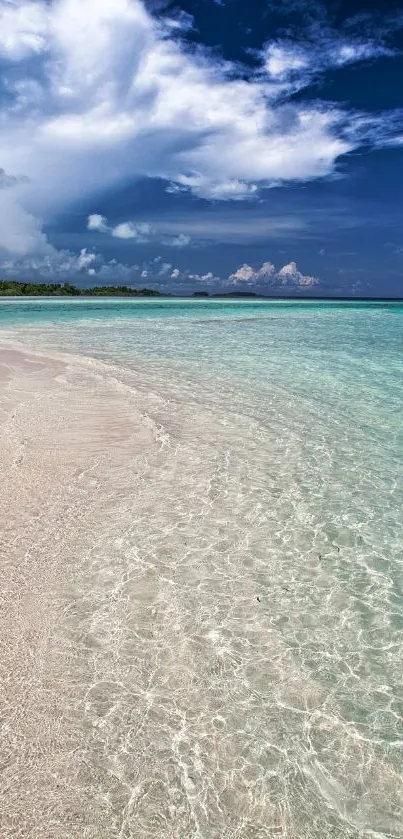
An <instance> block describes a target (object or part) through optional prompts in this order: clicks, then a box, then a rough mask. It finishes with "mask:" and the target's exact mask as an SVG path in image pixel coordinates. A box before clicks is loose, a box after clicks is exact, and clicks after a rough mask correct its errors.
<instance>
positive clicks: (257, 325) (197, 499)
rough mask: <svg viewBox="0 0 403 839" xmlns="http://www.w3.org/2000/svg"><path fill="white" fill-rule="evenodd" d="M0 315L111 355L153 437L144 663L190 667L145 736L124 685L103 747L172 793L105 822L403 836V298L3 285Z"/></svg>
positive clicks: (149, 831) (136, 643)
mask: <svg viewBox="0 0 403 839" xmlns="http://www.w3.org/2000/svg"><path fill="white" fill-rule="evenodd" d="M0 327H1V333H0V335H1V337H3V338H8V339H11V340H14V341H15V340H17V341H21V342H23V343H24V344H26V345H27V346H30V347H33V348H35V349H37V350H47V351H49V349H53V350H58V351H62V352H64V353H71V354H74V355H75V356H82V357H85V358H86V359H87V362H86V363H88V364H91V365H93V366H94V367H95V368H96V364H97V363H98V362H104V364H105V363H106V364H107V365H108V367H105V366H102V365H101V366H100V368H99V369H100V370H101V369H102V370H103V371H104V374H105V375H110V376H111V377H112V378H113V380H114V381H115V382H118V383H120V384H121V386H125V387H126V388H129V389H131V390H132V392H133V393H134V394H136V400H137V404H138V406H139V407H140V409H141V410H142V411H143V413H144V415H145V416H147V417H150V418H151V420H152V421H153V423H155V425H156V427H157V428H158V429H159V433H160V439H161V441H163V443H162V445H161V452H160V455H159V460H158V463H157V464H154V471H153V472H152V473H151V471H150V473H149V475H148V478H146V479H145V486H144V493H145V495H147V493H148V495H147V498H148V502H147V503H148V505H149V506H148V507H147V509H148V510H149V511H151V512H150V513H149V516H148V519H147V524H146V525H145V524H144V520H143V521H142V526H141V527H140V526H139V527H138V528H136V527H134V529H133V531H132V532H131V536H130V539H128V543H127V546H126V554H125V561H126V562H127V563H129V564H130V563H133V562H134V561H135V560H134V559H133V555H134V554H133V551H134V548H135V552H136V556H137V557H139V556H140V557H141V558H142V561H144V562H146V565H147V574H148V575H151V578H150V579H151V581H150V591H152V592H153V595H152V597H153V598H154V597H155V604H154V607H153V608H154V609H156V610H157V611H156V612H155V611H154V612H153V615H154V617H153V626H154V632H155V644H156V647H155V655H154V653H153V652H152V650H151V651H150V646H149V644H148V643H146V640H147V638H148V635H147V633H148V631H149V625H148V624H147V619H145V623H144V625H142V628H140V629H139V630H138V634H137V636H136V639H133V640H132V646H131V649H130V655H134V656H136V657H137V658H138V660H139V661H141V668H142V673H143V675H144V678H145V679H147V678H149V677H150V674H154V676H155V674H156V673H158V672H159V671H158V667H161V666H162V665H161V659H160V655H161V650H165V652H166V655H167V656H168V657H169V651H170V650H172V646H173V647H174V648H175V650H177V655H178V659H180V664H178V673H179V672H180V673H182V675H181V676H179V675H178V674H174V673H172V674H171V677H172V680H173V683H174V684H175V689H172V697H173V698H172V704H170V700H169V698H168V697H167V696H164V695H163V691H162V693H161V692H160V694H159V701H158V702H157V700H155V702H156V704H155V708H154V711H155V712H154V714H153V715H152V719H151V717H150V720H149V723H147V724H145V726H144V729H143V728H142V733H141V734H140V735H137V739H136V741H135V742H132V740H131V739H130V738H131V736H132V735H131V733H130V731H132V727H130V726H129V723H128V722H127V721H126V720H125V715H124V713H123V710H122V708H123V705H124V703H127V702H128V701H129V700H128V699H127V696H126V698H125V699H124V698H123V696H122V699H121V704H120V705H119V702H118V703H117V705H116V709H115V712H114V713H113V714H111V716H110V717H109V722H108V725H109V727H110V728H109V729H108V731H109V734H108V738H107V740H106V741H105V742H106V743H107V748H106V747H105V743H103V746H102V748H103V754H105V750H106V751H108V749H109V750H110V754H109V757H108V760H112V759H113V761H114V763H115V764H116V762H118V764H119V766H120V765H121V766H122V767H123V766H124V770H123V769H122V772H124V773H126V774H125V783H126V784H127V785H129V786H130V784H131V785H132V786H133V784H134V780H133V778H134V774H135V773H134V770H133V768H132V769H131V768H130V766H128V765H127V761H126V762H125V761H124V760H123V757H122V754H123V752H124V754H125V755H127V751H128V750H129V751H130V749H132V750H133V755H134V754H135V753H136V750H138V751H139V753H141V754H142V766H144V770H138V767H137V769H136V772H137V774H138V771H140V774H141V771H144V772H145V774H146V775H147V777H152V778H153V779H154V780H155V781H156V783H157V781H158V784H159V785H160V786H159V787H158V792H157V793H156V794H155V797H154V798H153V797H152V796H151V798H150V801H149V804H148V805H145V804H142V805H141V806H142V807H143V809H144V812H142V811H141V813H140V815H139V811H138V810H136V814H135V815H134V814H133V816H132V821H130V818H128V817H127V818H126V822H125V823H124V827H122V826H120V827H119V829H118V827H117V826H116V825H117V824H118V822H119V815H118V808H117V806H115V805H114V804H113V803H112V804H111V822H110V825H109V826H108V828H106V827H105V833H102V831H101V832H100V833H99V834H96V835H97V836H98V835H99V836H102V837H104V836H105V839H106V838H107V837H108V839H110V837H114V836H124V837H126V836H131V835H136V836H167V837H168V836H170V837H171V836H172V837H173V836H178V837H184V836H186V837H188V836H189V837H203V839H207V837H208V839H210V837H212V838H213V837H214V839H215V837H219V836H220V837H221V836H227V837H240V839H257V837H266V836H270V837H271V836H273V837H274V836H277V837H288V839H291V837H292V838H293V839H294V837H295V839H302V837H306V839H308V837H309V839H311V837H314V839H316V838H317V839H327V837H332V839H335V837H337V839H339V837H340V839H342V837H343V839H347V838H348V839H353V837H354V839H355V837H358V836H362V837H366V836H376V837H401V836H402V835H403V774H402V773H403V753H402V748H403V679H402V673H403V530H402V509H403V481H402V474H403V468H402V467H403V462H402V461H403V436H402V426H403V422H402V417H403V411H402V407H403V376H402V367H403V305H402V304H401V303H337V302H333V301H332V302H302V301H298V302H297V301H267V302H266V301H247V302H246V301H245V302H244V301H242V302H239V301H181V300H169V301H168V300H167V301H155V300H153V301H149V300H142V301H126V300H119V301H118V300H110V301H108V300H100V301H94V300H88V301H87V300H79V301H76V300H72V301H57V300H50V301H46V300H40V301H38V300H35V301H26V300H18V301H11V300H7V301H4V302H2V301H0ZM90 359H92V361H91V360H90ZM94 360H95V361H94ZM108 371H109V372H108ZM147 480H148V484H147ZM129 485H130V484H129ZM144 497H145V496H144ZM120 503H121V507H122V516H123V515H124V509H125V504H126V503H128V502H127V500H126V499H125V498H123V497H122V498H121V502H120ZM151 544H152V549H151V547H150V545H151ZM108 556H109V555H108ZM102 561H103V560H102V557H101V558H100V559H99V562H100V563H102ZM104 561H105V562H106V561H108V562H110V561H111V560H110V558H109V559H108V560H106V559H105V560H104ZM119 561H120V560H119ZM111 567H112V568H113V565H112V566H111ZM119 567H120V566H119ZM147 579H148V577H147ZM133 596H134V595H133ZM150 596H151V595H150ZM257 598H259V599H257ZM111 620H112V618H111ZM150 620H151V619H150ZM175 627H176V629H175ZM185 649H186V654H185V652H183V657H181V656H182V652H181V651H182V650H185ZM157 653H158V654H157ZM121 655H122V656H123V653H121ZM119 660H120V659H119ZM119 666H121V664H119ZM184 673H185V676H184V675H183V674H184ZM147 674H148V675H147ZM181 679H182V681H181ZM176 680H177V681H176ZM122 681H124V679H123V676H122V674H121V675H120V682H122ZM169 684H170V686H171V681H169ZM170 690H171V687H170ZM157 693H158V691H157ZM131 701H132V703H133V702H135V700H134V699H132V700H131ZM114 707H115V706H114ZM147 707H148V706H147ZM125 708H126V710H127V706H125ZM132 710H133V709H132ZM143 712H144V708H143V709H142V711H141V713H143ZM89 713H91V710H90V711H89ZM133 713H134V710H133ZM139 713H140V711H139ZM147 726H148V727H147ZM129 729H130V730H129ZM116 732H119V737H118V736H115V735H116ZM105 736H106V735H105ZM122 741H124V748H123V752H122V745H121V743H122ZM161 743H162V745H161ZM147 750H148V751H147ZM159 750H160V751H159ZM157 753H158V755H159V757H158V759H157ZM105 759H106V758H105ZM119 761H120V763H119ZM133 761H134V762H135V757H133ZM133 773H134V774H133ZM132 775H133V777H132ZM105 777H107V773H106V776H105ZM136 777H137V775H136ZM105 785H106V786H107V780H105ZM172 789H173V790H174V791H176V792H175V795H176V793H177V795H176V797H175V795H174V796H173V799H172V794H171V793H172ZM105 794H107V790H106V791H105ZM139 807H140V805H139ZM140 810H141V807H140ZM160 812H163V813H164V818H163V822H161V823H159V827H158V828H157V827H156V826H155V824H156V823H155V824H154V822H152V813H154V815H155V813H160ZM140 823H141V825H142V827H141V829H140V828H139V824H140ZM153 825H154V826H153ZM119 830H121V832H120V833H119ZM125 831H126V832H125ZM130 831H132V832H130Z"/></svg>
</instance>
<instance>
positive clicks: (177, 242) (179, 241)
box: [164, 233, 190, 248]
mask: <svg viewBox="0 0 403 839" xmlns="http://www.w3.org/2000/svg"><path fill="white" fill-rule="evenodd" d="M189 243H190V236H185V234H184V233H179V236H174V237H173V238H172V239H167V240H166V241H165V243H164V244H166V245H170V246H171V247H173V248H185V247H186V246H187V245H188V244H189Z"/></svg>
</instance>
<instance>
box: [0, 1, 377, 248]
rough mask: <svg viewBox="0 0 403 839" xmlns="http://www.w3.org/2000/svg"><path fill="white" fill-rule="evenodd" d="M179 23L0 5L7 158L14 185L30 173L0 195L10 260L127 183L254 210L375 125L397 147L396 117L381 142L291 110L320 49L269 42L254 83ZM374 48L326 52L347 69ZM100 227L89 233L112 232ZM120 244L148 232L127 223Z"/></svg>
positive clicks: (135, 14) (124, 12)
mask: <svg viewBox="0 0 403 839" xmlns="http://www.w3.org/2000/svg"><path fill="white" fill-rule="evenodd" d="M177 21H178V25H177V26H176V29H175V31H172V26H170V27H168V28H167V26H165V27H162V26H161V24H160V23H158V21H157V20H156V19H155V18H154V17H152V16H151V15H150V14H149V12H148V11H147V9H146V7H145V5H144V3H143V2H141V0H51V1H50V0H7V2H6V0H3V2H2V4H1V8H0V55H1V57H2V80H3V84H4V87H5V89H6V92H7V97H6V98H5V99H4V100H3V102H2V120H1V128H0V160H1V164H2V166H4V167H5V169H6V171H7V173H8V174H9V176H10V177H16V176H17V175H20V174H21V173H22V174H24V175H25V176H26V177H27V180H26V182H25V183H19V184H18V186H15V188H13V189H12V190H10V192H12V193H13V198H12V199H7V198H5V193H6V190H1V191H0V193H1V194H0V204H1V207H0V216H1V218H4V219H5V225H4V229H3V231H2V233H1V243H0V246H1V244H2V245H3V248H4V249H5V250H6V251H7V252H10V253H11V252H14V253H17V254H20V255H21V254H24V253H25V254H30V253H31V252H33V250H35V242H36V246H37V248H38V253H41V252H43V249H44V248H45V249H46V247H48V243H47V242H46V237H44V234H43V232H42V227H41V221H40V219H44V220H45V221H49V220H50V219H52V218H53V217H54V215H55V214H57V213H58V212H60V211H63V212H64V213H65V212H67V211H68V209H69V208H70V207H71V206H72V205H73V204H74V202H76V201H82V200H83V199H86V200H88V199H89V198H90V197H91V196H95V195H97V194H99V193H100V192H101V191H102V190H105V191H106V190H110V189H113V188H114V187H117V186H120V185H121V184H122V183H125V182H127V181H128V180H131V181H133V180H134V179H136V178H140V177H153V178H155V177H157V178H163V179H165V180H166V181H167V182H169V183H170V184H172V185H173V186H172V187H171V188H172V189H175V190H177V189H179V190H180V189H186V190H190V191H191V192H192V193H194V194H195V195H197V196H200V197H204V198H208V199H212V200H217V201H219V200H220V201H222V200H249V199H251V198H253V197H256V196H257V194H258V190H259V188H260V187H261V186H262V185H263V186H271V185H273V184H281V183H284V182H287V181H290V180H291V181H292V180H298V181H306V180H309V179H313V178H320V177H322V176H325V175H328V174H329V173H331V172H332V171H333V170H334V167H335V164H336V161H337V159H338V157H339V156H340V155H341V154H343V153H345V152H347V151H349V150H352V149H353V148H355V147H356V146H357V145H359V144H360V143H361V142H362V140H363V136H365V132H366V130H367V128H368V131H369V130H370V136H371V138H374V141H376V143H378V144H384V143H385V142H391V137H390V132H389V135H388V124H389V123H388V119H389V118H388V116H386V117H385V115H380V116H379V117H376V118H375V122H376V125H377V126H380V125H382V129H381V130H380V131H378V133H377V132H376V130H375V128H376V126H374V119H372V122H371V126H369V123H367V124H365V120H364V121H362V120H361V122H360V130H359V131H356V132H355V131H354V130H353V129H354V125H355V124H356V120H357V115H356V114H350V115H349V114H348V113H347V112H346V111H343V110H340V109H337V108H335V107H334V106H333V105H331V104H327V105H326V104H325V103H322V104H316V103H314V102H312V101H309V102H305V103H303V102H295V101H293V100H291V99H289V101H287V97H290V95H291V94H292V93H293V92H294V90H295V87H296V86H297V87H298V86H301V85H302V84H304V83H305V80H306V77H305V74H306V72H308V70H309V72H311V70H312V72H316V70H317V68H316V69H315V61H316V58H317V56H318V53H317V52H315V51H314V50H313V51H312V52H311V47H309V49H305V50H304V49H302V48H301V47H299V46H298V48H294V51H293V50H292V49H291V47H290V46H289V45H287V44H271V45H270V44H269V45H268V46H267V50H266V54H265V56H263V57H262V72H261V73H260V74H259V73H254V74H253V75H251V76H250V78H246V77H242V74H238V75H237V68H236V67H233V68H231V67H230V65H228V63H227V64H224V63H223V62H222V61H221V60H220V59H219V58H217V57H213V56H212V55H207V54H206V53H203V50H202V49H199V50H195V51H192V50H191V49H190V48H189V46H188V45H187V44H185V43H182V41H181V38H180V33H181V29H183V28H186V26H188V25H189V24H190V21H189V19H188V18H186V19H185V18H184V17H183V16H182V18H181V17H180V16H179V17H178V19H177ZM332 49H333V57H332ZM376 49H378V53H377V54H379V50H381V47H376V46H374V45H373V44H365V43H361V42H358V41H355V42H354V43H353V42H351V43H350V42H347V41H345V42H341V43H339V44H338V45H336V46H334V45H333V47H332V45H331V44H330V42H329V45H328V48H326V56H327V57H326V61H327V62H328V63H329V62H330V61H332V62H333V64H335V65H336V66H339V65H340V64H342V63H347V62H351V61H358V60H362V59H363V58H367V57H369V56H370V55H375V53H376ZM334 50H335V52H334ZM26 59H30V60H32V61H34V62H35V73H34V74H33V73H32V67H30V68H29V72H28V69H27V66H28V65H27V63H26ZM307 61H308V63H309V67H308V68H307V67H306V62H307ZM264 62H266V69H267V72H266V73H264V72H263V64H264ZM324 66H325V62H324V60H323V61H322V63H320V62H319V64H318V67H319V69H323V67H324ZM326 66H328V64H327V65H326ZM287 68H288V69H287ZM290 70H292V73H291V76H292V78H290V73H289V71H290ZM299 73H300V74H301V75H300V79H299V80H298V74H299ZM295 79H297V80H295ZM279 86H280V88H281V94H282V100H281V102H279V101H278V93H279ZM348 127H350V130H346V128H348ZM7 192H9V190H7ZM9 212H10V222H9V221H8V220H7V215H8V213H9ZM96 215H97V214H93V216H96ZM11 219H12V221H11ZM89 223H90V222H89ZM96 223H97V222H95V224H96ZM92 224H94V222H92ZM98 224H99V225H100V226H98V227H94V226H92V227H90V230H93V231H94V230H98V232H105V231H104V229H103V227H102V222H101V221H98ZM105 224H106V221H105ZM112 234H113V235H114V236H115V237H117V238H121V237H123V238H127V239H129V238H130V239H133V241H139V240H140V238H141V237H143V238H145V237H146V236H148V235H149V234H147V233H146V232H145V230H143V231H141V230H140V229H139V227H138V226H137V225H135V224H134V223H131V222H122V223H121V224H119V225H117V226H116V227H115V228H113V231H112ZM186 235H187V234H186V233H185V232H183V233H182V237H181V233H179V234H178V236H177V242H176V245H177V246H179V247H183V246H185V241H184V237H186ZM171 244H175V243H174V242H171Z"/></svg>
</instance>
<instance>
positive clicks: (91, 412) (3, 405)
mask: <svg viewBox="0 0 403 839" xmlns="http://www.w3.org/2000/svg"><path fill="white" fill-rule="evenodd" d="M0 388H1V397H0V400H1V401H0V422H1V444H0V473H1V491H0V521H1V531H2V537H1V554H0V562H1V564H0V568H1V592H0V602H1V611H0V639H1V641H0V643H1V653H0V684H1V691H0V717H1V769H2V783H1V789H0V835H1V837H2V839H9V837H17V836H21V837H24V839H28V837H32V838H33V837H35V839H51V837H57V838H58V839H71V837H75V836H79V835H81V836H82V835H83V829H84V834H85V836H99V835H100V832H99V831H102V827H101V825H100V824H99V820H100V819H101V821H102V812H101V811H102V807H100V805H99V801H98V802H94V800H93V799H92V800H91V796H89V797H88V788H87V794H86V797H85V799H83V789H85V788H86V787H87V784H86V780H85V776H86V774H87V775H88V773H89V774H90V776H91V779H90V786H92V785H93V784H94V783H95V784H96V780H97V779H96V774H97V772H96V767H94V766H92V767H88V766H87V765H86V761H85V750H86V749H85V743H83V738H85V737H88V736H90V734H89V732H88V731H87V732H86V730H85V726H83V718H84V706H85V701H86V699H85V696H84V695H83V685H85V683H86V680H85V679H83V682H82V684H80V681H81V679H80V672H79V671H80V668H82V667H85V656H82V657H81V656H80V653H82V652H83V650H85V648H86V647H91V643H92V640H91V638H90V637H83V638H77V637H73V636H74V633H73V632H72V631H71V626H72V625H73V624H74V612H75V609H76V604H77V602H78V599H77V597H76V592H75V589H76V588H77V586H79V585H80V573H79V567H80V563H81V561H82V558H83V556H85V554H86V551H88V550H89V549H90V548H91V547H92V546H93V543H94V533H95V532H96V533H97V536H98V535H99V534H101V533H102V530H103V526H104V525H105V519H104V516H105V497H107V496H108V491H109V490H111V488H112V487H113V492H112V490H111V491H110V495H111V505H112V506H113V505H114V502H115V503H116V498H117V495H118V494H119V476H120V472H121V470H122V468H123V467H124V470H125V473H127V470H128V469H130V471H131V474H132V475H140V474H141V469H142V465H143V464H144V459H145V456H146V453H147V452H149V451H151V450H152V449H153V447H155V439H154V436H153V433H152V431H151V430H150V429H149V428H147V427H146V425H145V424H144V421H143V420H142V417H141V415H140V414H139V412H138V411H136V409H135V406H134V405H133V404H132V403H131V402H130V400H128V398H127V395H126V394H125V393H122V392H119V389H117V388H116V387H113V386H112V385H111V384H110V383H108V381H107V380H106V378H105V377H102V375H100V374H99V373H95V372H92V371H90V370H89V369H88V368H85V366H80V365H76V366H75V365H74V364H68V363H65V362H64V361H61V360H57V359H52V358H46V357H44V356H42V357H40V356H35V355H30V354H28V353H25V352H23V351H18V350H14V349H9V348H3V349H1V351H0ZM101 486H102V493H100V487H101ZM101 499H102V501H101ZM84 625H85V624H84ZM94 643H96V642H95V641H94ZM81 658H83V659H84V663H83V661H82V660H81ZM99 678H100V680H101V679H102V674H100V675H99ZM87 780H88V779H87ZM92 804H93V807H94V810H93V812H91V810H92ZM97 823H98V826H97ZM101 835H103V832H101Z"/></svg>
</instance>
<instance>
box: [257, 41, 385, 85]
mask: <svg viewBox="0 0 403 839" xmlns="http://www.w3.org/2000/svg"><path fill="white" fill-rule="evenodd" d="M391 54H393V53H392V51H391V50H390V49H389V48H388V47H386V46H384V45H383V44H381V43H376V42H374V41H370V40H369V41H362V40H358V39H355V40H346V38H344V37H342V36H340V35H335V34H334V33H333V32H331V31H328V30H326V29H324V30H322V31H321V32H320V34H319V33H318V32H317V31H316V30H315V31H314V32H313V33H312V37H311V39H308V40H307V39H306V38H305V39H304V40H303V41H301V42H295V41H290V40H283V41H275V42H272V43H269V44H267V45H266V48H265V49H264V51H263V57H264V61H265V68H266V71H267V73H268V75H269V77H270V79H271V80H272V81H273V82H275V83H276V84H277V85H278V88H277V90H278V93H280V94H283V93H284V91H287V84H289V85H291V87H294V89H300V88H302V87H304V86H305V85H307V84H309V82H310V80H311V78H312V76H313V75H317V74H318V73H321V72H323V71H324V70H327V69H328V68H330V67H343V66H344V65H346V64H355V63H357V62H359V61H366V60H368V59H372V58H377V57H378V56H381V55H391ZM275 90H276V88H273V92H274V91H275Z"/></svg>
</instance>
